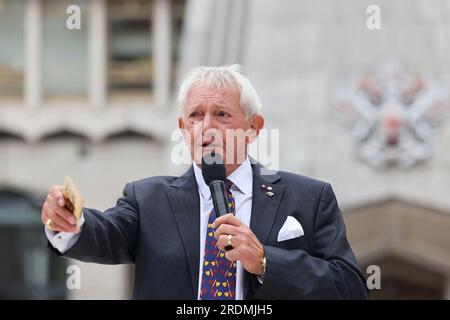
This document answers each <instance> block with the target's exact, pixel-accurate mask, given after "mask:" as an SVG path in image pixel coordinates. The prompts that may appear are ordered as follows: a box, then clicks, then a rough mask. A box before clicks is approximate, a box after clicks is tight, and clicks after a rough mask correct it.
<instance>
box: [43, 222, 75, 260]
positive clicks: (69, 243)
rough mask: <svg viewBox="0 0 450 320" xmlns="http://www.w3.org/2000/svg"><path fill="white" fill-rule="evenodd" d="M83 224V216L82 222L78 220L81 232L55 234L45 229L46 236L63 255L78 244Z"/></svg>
mask: <svg viewBox="0 0 450 320" xmlns="http://www.w3.org/2000/svg"><path fill="white" fill-rule="evenodd" d="M83 224H84V215H83V214H82V215H81V218H80V220H78V227H79V228H80V232H78V233H74V232H55V231H50V230H48V229H47V228H45V227H44V230H45V235H46V236H47V239H48V241H50V243H51V244H52V246H53V247H54V248H55V249H57V250H58V251H59V252H61V253H65V252H66V251H67V250H69V249H70V248H72V247H73V246H74V244H75V243H76V242H77V240H78V238H79V237H80V233H81V227H82V226H83Z"/></svg>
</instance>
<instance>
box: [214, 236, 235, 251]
mask: <svg viewBox="0 0 450 320" xmlns="http://www.w3.org/2000/svg"><path fill="white" fill-rule="evenodd" d="M239 243H240V241H239V238H238V237H237V236H231V246H232V247H233V248H236V247H237V246H239ZM217 246H218V247H219V249H220V250H222V251H227V250H226V249H225V248H226V247H228V235H224V234H223V235H221V236H220V237H219V238H218V239H217Z"/></svg>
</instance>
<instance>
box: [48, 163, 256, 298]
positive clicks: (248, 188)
mask: <svg viewBox="0 0 450 320" xmlns="http://www.w3.org/2000/svg"><path fill="white" fill-rule="evenodd" d="M193 167H194V174H195V180H196V181H197V185H198V193H199V195H200V248H199V249H200V261H199V267H200V268H199V276H198V294H197V297H198V299H200V290H201V281H202V273H203V260H204V251H205V241H206V230H207V226H208V218H209V213H210V212H211V210H212V209H213V203H212V199H211V191H210V190H209V187H208V185H207V184H206V183H205V180H204V179H203V175H202V171H201V169H200V168H199V167H198V166H197V165H196V164H194V165H193ZM227 179H228V180H230V181H231V182H233V187H232V188H231V193H232V194H233V197H234V200H235V204H236V217H237V218H238V219H239V220H241V221H242V222H243V223H244V224H246V225H247V226H250V218H251V212H252V196H253V171H252V167H251V165H250V160H249V158H248V157H247V159H246V160H245V161H244V162H243V163H242V164H241V165H240V166H239V167H238V168H237V169H236V170H235V171H233V172H232V173H231V174H230V175H229V176H228V177H227ZM83 224H84V216H83V215H81V218H80V220H79V222H78V226H79V227H80V229H81V228H82V226H83ZM45 234H46V235H47V238H48V240H49V241H50V243H51V244H52V246H53V247H54V248H56V249H58V251H59V252H61V253H65V252H66V251H67V250H69V249H70V248H71V247H72V246H73V245H74V244H75V243H76V242H77V240H78V238H79V237H80V233H72V232H59V233H56V232H53V231H49V230H48V229H47V228H45ZM243 280H244V268H243V267H242V265H241V263H240V262H239V261H237V263H236V300H242V299H243V294H244V289H243Z"/></svg>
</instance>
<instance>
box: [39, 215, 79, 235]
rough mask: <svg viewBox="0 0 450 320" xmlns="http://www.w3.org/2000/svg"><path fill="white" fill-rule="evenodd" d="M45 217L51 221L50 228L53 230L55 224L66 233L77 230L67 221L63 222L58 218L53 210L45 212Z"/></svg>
mask: <svg viewBox="0 0 450 320" xmlns="http://www.w3.org/2000/svg"><path fill="white" fill-rule="evenodd" d="M46 215H47V217H48V218H49V219H51V220H52V228H53V224H57V225H58V226H59V227H60V228H64V231H67V232H75V231H76V230H77V228H78V227H77V226H75V225H72V224H70V223H69V222H68V221H67V220H65V219H64V218H62V217H61V216H59V215H58V214H57V213H56V212H54V211H53V210H49V211H47V212H46ZM46 222H47V221H46Z"/></svg>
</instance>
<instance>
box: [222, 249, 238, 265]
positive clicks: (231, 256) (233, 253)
mask: <svg viewBox="0 0 450 320" xmlns="http://www.w3.org/2000/svg"><path fill="white" fill-rule="evenodd" d="M225 258H227V260H229V261H233V262H234V261H238V260H239V250H238V249H236V248H235V249H233V250H230V251H227V252H225Z"/></svg>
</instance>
